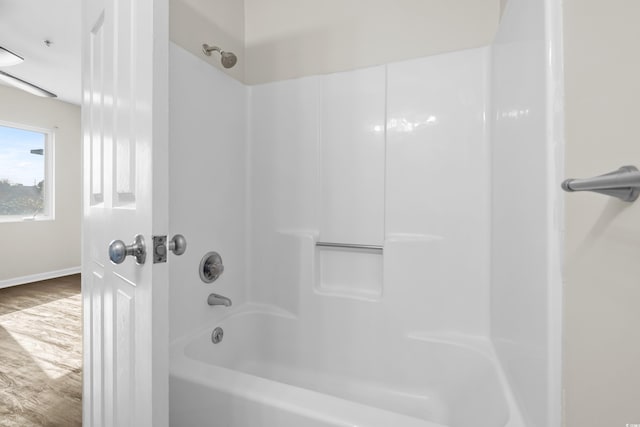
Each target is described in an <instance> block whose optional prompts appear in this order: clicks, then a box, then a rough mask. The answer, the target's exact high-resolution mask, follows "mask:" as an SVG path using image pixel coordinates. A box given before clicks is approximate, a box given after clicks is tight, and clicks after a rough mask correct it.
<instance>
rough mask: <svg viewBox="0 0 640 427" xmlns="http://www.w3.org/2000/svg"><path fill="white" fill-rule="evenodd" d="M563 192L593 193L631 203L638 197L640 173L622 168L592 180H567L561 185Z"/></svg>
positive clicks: (630, 167)
mask: <svg viewBox="0 0 640 427" xmlns="http://www.w3.org/2000/svg"><path fill="white" fill-rule="evenodd" d="M562 189H563V190H564V191H569V192H573V191H595V192H596V193H600V194H606V195H607V196H612V197H617V198H618V199H621V200H624V201H625V202H633V201H635V200H636V199H637V198H638V195H640V172H638V168H636V167H635V166H622V167H621V168H620V169H618V170H617V171H614V172H610V173H607V174H604V175H600V176H596V177H593V178H585V179H567V180H565V181H564V182H563V183H562Z"/></svg>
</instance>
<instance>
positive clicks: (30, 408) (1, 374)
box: [0, 275, 82, 427]
mask: <svg viewBox="0 0 640 427" xmlns="http://www.w3.org/2000/svg"><path fill="white" fill-rule="evenodd" d="M81 425H82V299H81V295H80V275H72V276H66V277H61V278H58V279H52V280H45V281H42V282H36V283H30V284H26V285H19V286H14V287H10V288H5V289H0V426H2V427H30V426H51V427H54V426H64V427H74V426H81Z"/></svg>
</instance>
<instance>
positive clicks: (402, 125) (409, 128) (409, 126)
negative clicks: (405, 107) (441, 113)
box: [373, 116, 438, 133]
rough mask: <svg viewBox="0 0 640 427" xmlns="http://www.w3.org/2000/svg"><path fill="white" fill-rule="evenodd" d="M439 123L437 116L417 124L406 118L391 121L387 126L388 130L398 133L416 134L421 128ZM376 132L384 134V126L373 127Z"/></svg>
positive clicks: (429, 117)
mask: <svg viewBox="0 0 640 427" xmlns="http://www.w3.org/2000/svg"><path fill="white" fill-rule="evenodd" d="M437 123H438V118H437V117H436V116H427V117H426V118H425V119H424V120H419V121H416V122H413V121H410V120H408V119H406V118H400V119H391V120H389V123H388V125H387V129H388V130H396V131H398V132H407V133H410V132H414V131H417V130H419V129H420V128H423V127H426V126H432V125H435V124H437ZM373 131H374V132H383V131H384V126H381V125H375V126H374V127H373Z"/></svg>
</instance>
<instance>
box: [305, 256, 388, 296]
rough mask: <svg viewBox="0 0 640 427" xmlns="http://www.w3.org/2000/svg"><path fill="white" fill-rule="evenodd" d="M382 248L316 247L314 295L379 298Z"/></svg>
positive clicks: (380, 291)
mask: <svg viewBox="0 0 640 427" xmlns="http://www.w3.org/2000/svg"><path fill="white" fill-rule="evenodd" d="M382 261H383V260H382V251H381V250H379V249H378V250H376V249H366V248H334V247H322V246H316V266H317V268H316V280H315V291H316V293H317V294H321V295H328V296H335V297H345V298H355V299H360V300H367V301H376V300H379V299H380V298H381V297H382V278H383V264H382Z"/></svg>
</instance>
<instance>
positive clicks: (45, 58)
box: [0, 0, 81, 104]
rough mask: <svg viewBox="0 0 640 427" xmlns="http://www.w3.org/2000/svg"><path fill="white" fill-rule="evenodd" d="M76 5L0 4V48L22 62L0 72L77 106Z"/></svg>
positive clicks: (40, 0) (61, 1)
mask: <svg viewBox="0 0 640 427" xmlns="http://www.w3.org/2000/svg"><path fill="white" fill-rule="evenodd" d="M80 5H81V0H55V1H51V0H0V46H2V47H4V48H6V49H9V50H11V51H12V52H14V53H16V54H18V55H20V56H22V57H23V58H24V62H22V63H21V64H18V65H13V66H10V67H2V68H0V70H2V71H4V72H7V73H9V74H12V75H14V76H16V77H18V78H20V79H22V80H26V81H28V82H29V83H32V84H35V85H36V86H40V87H41V88H43V89H46V90H48V91H49V92H53V93H55V94H56V95H58V99H60V100H62V101H66V102H71V103H74V104H80V93H81V72H80V40H81V38H80V36H81V33H80V7H81V6H80ZM45 40H49V41H51V44H50V45H49V47H47V45H46V44H45Z"/></svg>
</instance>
